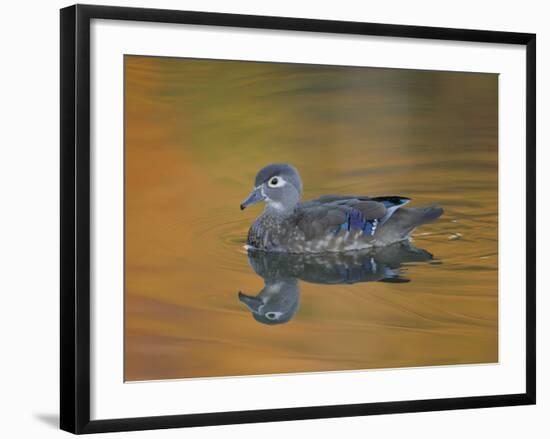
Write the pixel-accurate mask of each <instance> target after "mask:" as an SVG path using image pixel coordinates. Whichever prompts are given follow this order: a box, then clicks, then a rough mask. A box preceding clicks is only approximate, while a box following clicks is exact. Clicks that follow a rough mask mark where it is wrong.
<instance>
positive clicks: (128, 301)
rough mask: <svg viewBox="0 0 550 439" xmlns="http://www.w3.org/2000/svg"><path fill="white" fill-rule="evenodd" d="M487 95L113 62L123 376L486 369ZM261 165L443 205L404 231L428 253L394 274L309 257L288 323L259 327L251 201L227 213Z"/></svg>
mask: <svg viewBox="0 0 550 439" xmlns="http://www.w3.org/2000/svg"><path fill="white" fill-rule="evenodd" d="M497 92H498V77H497V76H496V75H491V74H472V73H451V72H428V71H411V70H396V69H372V68H339V67H327V66H307V65H290V64H271V63H253V62H228V61H206V60H186V59H175V58H156V57H137V56H127V57H126V58H125V94H126V95H125V96H126V97H125V166H126V168H125V178H126V181H125V184H126V193H125V197H126V198H125V199H126V205H125V209H126V223H125V233H126V247H125V256H126V266H125V282H126V290H125V313H126V315H125V378H126V380H156V379H174V378H189V377H213V376H235V375H249V374H254V375H257V374H271V373H293V372H312V371H333V370H350V369H369V368H388V367H411V366H430V365H454V364H472V363H490V362H496V361H498V343H497V339H498V324H497V323H498V321H497V320H498V319H497V316H498V290H497V274H498V272H497V268H498V266H497V262H498V240H497V238H498V228H497V225H498V217H497V212H498V205H497V201H498V200H497V193H498V192H497V189H498V181H497V171H498V163H497V155H498V148H497V145H498V139H497V119H498V115H497V94H498V93H497ZM272 162H288V163H292V164H293V165H294V166H296V167H297V168H298V169H299V171H300V173H301V176H302V179H303V182H304V192H305V193H304V198H305V199H310V198H314V197H317V196H319V195H322V194H326V193H356V194H362V195H401V196H406V197H410V198H412V199H413V201H412V205H414V206H421V205H428V204H433V203H436V204H439V205H441V206H442V207H443V208H444V209H445V213H444V215H443V216H442V217H441V218H440V219H439V220H438V221H436V222H435V223H433V224H430V225H426V226H422V227H421V228H419V229H417V230H416V232H415V233H414V235H413V240H412V245H413V247H414V248H415V249H418V250H419V251H421V252H426V253H427V254H429V255H430V257H427V258H424V259H423V258H420V259H419V260H417V259H413V260H410V258H408V259H407V258H406V257H405V258H403V254H401V252H398V256H397V257H396V256H395V255H393V256H392V258H393V259H392V260H391V261H390V262H391V264H390V265H392V264H393V265H392V266H391V267H390V271H391V270H394V271H396V276H394V279H388V276H386V275H387V273H385V272H384V273H382V275H381V276H378V275H377V274H376V270H377V269H378V270H379V269H380V267H379V266H378V265H379V264H377V262H379V255H378V256H377V255H374V256H372V255H371V256H368V255H367V256H365V258H364V259H363V260H361V261H360V262H359V265H357V263H356V262H353V263H350V261H349V260H346V261H344V265H342V261H341V260H336V261H334V260H331V261H329V263H328V266H329V268H330V270H329V271H328V272H326V271H325V272H323V271H321V272H319V270H317V269H316V267H315V266H314V267H313V268H311V265H308V267H309V268H308V270H309V271H307V273H305V272H301V273H296V272H293V273H291V274H292V275H293V276H294V278H295V279H296V282H297V287H298V289H299V292H298V295H297V296H296V294H295V291H294V290H292V291H291V290H288V291H290V293H287V294H288V297H289V298H290V299H289V303H290V302H292V300H294V299H293V298H296V297H297V298H298V299H299V300H298V302H297V303H296V304H295V305H296V306H295V305H294V304H293V303H290V305H289V306H290V307H293V306H295V308H296V309H291V310H290V311H289V313H291V314H292V315H291V317H290V318H289V319H287V320H286V321H285V322H284V323H279V324H267V323H266V322H262V321H261V319H260V320H258V318H255V315H254V313H253V312H252V310H251V306H252V308H253V302H250V303H249V304H248V305H247V303H246V300H245V299H243V297H251V298H253V297H257V296H258V295H259V294H260V292H261V291H262V289H264V288H265V287H266V282H265V278H264V277H262V275H261V274H262V273H260V274H258V273H257V271H255V269H254V262H252V264H251V262H250V261H249V255H247V252H246V250H245V249H244V248H243V246H244V244H245V240H246V233H247V230H248V227H249V226H250V224H252V222H253V221H254V218H255V216H256V215H258V214H259V213H260V211H261V207H259V206H256V207H254V208H250V209H247V210H245V211H244V212H241V211H240V210H239V204H240V202H241V201H242V200H243V199H244V198H245V197H246V195H247V194H248V193H249V191H250V189H251V188H252V185H253V180H254V176H255V174H256V172H257V171H258V170H259V169H260V168H261V167H263V166H265V165H266V164H268V163H272ZM405 256H406V255H405ZM371 257H373V258H374V259H373V261H374V262H375V265H376V269H373V267H372V264H371V261H370V258H371ZM377 258H378V259H377ZM291 262H292V261H291ZM325 262H326V261H325ZM386 262H387V258H386ZM261 263H262V264H263V265H265V266H267V267H275V268H276V269H278V270H281V268H280V267H281V266H282V267H283V269H282V270H283V272H284V270H285V268H284V267H285V266H288V261H286V262H285V261H283V262H281V261H278V262H277V261H275V263H274V262H273V261H267V262H266V261H261ZM273 264H275V265H273ZM277 264H279V265H277ZM281 264H282V265H281ZM285 264H286V265H285ZM313 264H314V265H315V261H314V263H313ZM354 264H355V265H354ZM369 264H370V265H369ZM291 265H292V263H291ZM386 265H388V264H386ZM302 266H303V264H302ZM388 266H389V265H388ZM342 267H347V268H348V269H349V270H348V271H349V273H351V274H349V276H351V278H349V279H347V280H346V278H345V276H348V274H346V273H347V272H346V271H345V270H344V271H342ZM350 267H351V268H350ZM256 268H257V267H256ZM357 270H359V271H357ZM312 272H313V274H311V273H312ZM304 273H305V274H304ZM327 273H328V274H330V276H328V275H327ZM335 273H336V274H337V275H336V274H335ZM338 273H340V274H338ZM357 273H359V274H357ZM264 274H265V273H264ZM286 274H288V273H286ZM286 274H285V276H286ZM319 276H321V278H322V280H324V281H322V282H319ZM327 276H328V278H327ZM331 276H332V277H331ZM338 276H340V277H338ZM342 276H343V277H342ZM357 276H359V278H358V277H357ZM377 276H378V277H377ZM389 277H390V278H391V277H392V276H389ZM289 278H292V276H290V277H289ZM285 279H286V278H285ZM327 279H329V280H331V281H330V282H326V280H327ZM338 279H339V280H340V281H338V282H337V281H336V280H338ZM396 279H397V281H396ZM342 280H343V281H342ZM400 280H402V281H400ZM239 292H240V293H241V295H239ZM279 311H280V310H279ZM256 317H257V315H256Z"/></svg>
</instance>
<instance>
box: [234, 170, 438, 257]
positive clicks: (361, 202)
mask: <svg viewBox="0 0 550 439" xmlns="http://www.w3.org/2000/svg"><path fill="white" fill-rule="evenodd" d="M302 193H303V185H302V179H301V178H300V174H299V173H298V170H297V169H296V168H295V167H294V166H292V165H290V164H287V163H273V164H270V165H267V166H265V167H264V168H262V169H261V170H260V171H259V172H258V173H257V174H256V178H255V182H254V188H253V189H252V191H251V192H250V194H249V195H248V197H247V198H246V199H245V200H244V201H243V202H242V203H241V205H240V208H241V210H244V209H246V208H247V207H249V206H252V205H254V204H258V203H260V202H263V203H265V208H264V210H263V212H262V213H261V214H260V215H259V216H258V217H257V218H256V220H255V221H254V223H253V224H252V225H251V226H250V228H249V231H248V235H247V240H246V242H247V244H246V245H247V248H253V249H257V250H262V251H267V252H283V253H298V254H301V253H323V252H347V251H353V250H363V249H369V248H373V247H383V246H387V245H390V244H393V243H396V242H399V241H404V240H410V236H411V233H412V232H413V231H414V230H415V229H416V228H417V227H419V226H421V225H424V224H428V223H431V222H433V221H435V220H436V219H437V218H439V217H440V216H441V215H442V214H443V209H442V208H441V207H439V206H437V205H433V206H428V207H407V208H404V207H403V206H405V205H407V204H408V203H409V202H410V201H411V199H410V198H407V197H403V196H395V195H391V196H375V197H369V196H362V195H334V194H329V195H322V196H320V197H319V198H316V199H313V200H310V201H305V202H302V201H301V200H302Z"/></svg>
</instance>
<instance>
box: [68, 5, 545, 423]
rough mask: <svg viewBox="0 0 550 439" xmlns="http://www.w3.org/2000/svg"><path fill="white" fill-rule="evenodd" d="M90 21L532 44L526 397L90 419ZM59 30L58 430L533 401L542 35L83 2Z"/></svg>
mask: <svg viewBox="0 0 550 439" xmlns="http://www.w3.org/2000/svg"><path fill="white" fill-rule="evenodd" d="M92 19H107V20H133V21H142V22H159V23H181V24H194V25H208V26H228V27H241V28H256V29H276V30H293V31H303V32H325V33H333V34H355V35H374V36H385V37H408V38H423V39H437V40H454V41H468V42H485V43H502V44H515V45H524V46H525V47H526V60H527V62H526V66H525V68H526V83H527V89H526V99H527V101H526V134H525V135H526V147H527V151H526V154H527V182H526V184H527V199H526V201H527V209H526V218H527V231H526V233H527V236H526V239H527V248H526V255H527V257H526V261H525V264H526V279H527V285H526V293H527V297H526V322H527V327H526V358H525V362H526V376H525V380H526V392H525V393H518V394H508V395H494V396H475V397H459V398H444V399H429V400H416V401H395V402H383V403H366V404H346V405H333V406H316V407H299V408H284V409H269V410H251V411H238V412H224V413H201V414H183V415H175V416H150V417H140V418H128V419H105V420H90V213H91V211H90V21H91V20H92ZM60 24H61V41H60V43H61V65H60V70H61V75H60V76H61V114H60V122H61V127H60V129H61V153H60V160H61V212H60V213H61V223H60V226H61V273H60V275H61V291H60V293H61V300H60V302H61V303H60V306H61V332H60V338H61V350H60V355H61V358H60V361H61V370H60V380H61V386H60V393H61V404H60V412H61V413H60V426H61V428H62V429H63V430H66V431H69V432H72V433H76V434H80V433H98V432H113V431H128V430H144V429H160V428H173V427H192V426H207V425H219V424H240V423H250V422H268V421H287V420H301V419H314V418H326V417H346V416H364V415H374V414H386V413H404V412H425V411H435V410H452V409H468V408H481V407H497V406H514V405H527V404H535V400H536V365H535V363H536V351H535V325H536V322H535V301H536V298H535V282H536V281H535V279H536V277H535V274H536V273H535V270H536V269H535V266H536V261H535V257H536V254H535V253H536V250H535V241H536V236H535V233H536V232H535V208H536V206H535V199H536V192H535V144H536V137H535V131H536V125H535V119H536V116H535V93H536V84H535V82H536V77H535V70H536V36H535V34H530V33H515V32H497V31H484V30H467V29H447V28H436V27H424V26H404V25H389V24H376V23H359V22H344V21H329V20H312V19H303V18H287V17H266V16H252V15H234V14H221V13H210V12H187V11H175V10H158V9H142V8H126V7H111V6H89V5H75V6H70V7H67V8H64V9H62V10H61V20H60Z"/></svg>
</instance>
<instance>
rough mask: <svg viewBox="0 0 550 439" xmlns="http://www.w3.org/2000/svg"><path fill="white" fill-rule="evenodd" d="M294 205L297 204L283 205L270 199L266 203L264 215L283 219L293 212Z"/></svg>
mask: <svg viewBox="0 0 550 439" xmlns="http://www.w3.org/2000/svg"><path fill="white" fill-rule="evenodd" d="M296 207H297V205H292V206H285V205H283V204H282V203H278V202H273V201H272V202H269V203H267V204H266V206H265V209H264V215H266V216H269V217H272V218H275V219H278V220H284V219H286V218H288V217H290V216H292V215H293V214H294V212H295V211H296Z"/></svg>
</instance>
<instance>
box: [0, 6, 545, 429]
mask: <svg viewBox="0 0 550 439" xmlns="http://www.w3.org/2000/svg"><path fill="white" fill-rule="evenodd" d="M88 3H96V2H94V1H88ZM98 3H100V4H112V5H120V6H143V7H158V8H171V9H188V10H205V11H217V12H234V13H248V14H260V15H281V16H297V17H309V18H324V19H339V20H355V21H370V22H381V23H396V24H416V25H428V26H445V27H464V28H474V29H490V30H507V31H518V32H535V33H537V39H538V41H537V44H538V54H537V55H538V71H537V75H538V84H537V87H538V93H537V95H538V96H537V97H538V105H537V107H538V125H539V127H538V145H539V150H538V166H537V167H538V175H539V178H538V197H537V198H538V223H539V231H538V236H539V244H538V247H539V249H538V264H537V265H538V272H539V281H538V318H539V325H538V349H539V374H538V375H539V376H538V391H539V398H538V401H539V403H538V405H537V406H535V407H533V406H528V407H509V408H497V409H482V410H463V411H455V412H440V413H422V414H404V415H386V416H370V417H363V418H345V419H336V420H335V419H326V420H315V421H300V422H283V423H271V424H255V425H240V426H224V427H208V428H195V429H186V430H165V431H155V432H136V433H122V434H120V433H119V434H117V435H116V436H114V435H113V434H110V435H108V436H109V437H120V438H122V437H144V438H152V437H155V438H157V437H158V438H169V437H181V436H182V435H183V434H185V437H187V438H215V437H221V436H223V437H234V436H238V437H240V438H258V437H262V438H266V439H268V438H275V437H285V436H286V437H296V436H298V435H300V434H302V435H308V436H310V435H311V436H316V437H341V438H343V437H345V438H349V437H383V438H394V437H396V438H397V437H407V438H426V439H428V438H437V439H440V438H445V439H452V438H468V437H470V438H482V437H491V438H500V437H505V438H508V437H521V436H527V437H529V438H547V437H550V425H549V424H550V422H549V420H548V418H549V416H550V397H549V396H548V392H549V390H550V381H549V380H548V378H547V374H545V373H544V372H545V369H546V370H547V369H548V366H549V361H548V360H549V358H548V357H549V354H548V353H549V352H550V349H548V347H547V345H548V336H549V330H550V326H549V324H548V322H547V321H545V318H544V316H545V315H546V314H547V313H548V312H549V311H550V310H549V308H548V300H545V297H544V296H545V295H546V292H547V291H548V290H549V287H550V285H549V281H548V278H546V277H545V276H544V274H545V270H546V269H547V267H548V264H549V263H550V257H549V256H547V254H546V252H545V251H544V250H545V247H546V246H547V245H548V246H549V247H550V240H549V238H548V234H545V233H544V231H545V223H548V221H549V220H550V215H549V213H550V212H549V208H548V205H545V201H547V199H548V187H549V184H550V177H548V171H547V170H546V169H547V167H548V166H549V165H550V160H549V158H550V152H549V150H548V148H542V145H546V144H548V140H549V138H548V136H549V130H548V128H547V124H545V123H544V122H545V121H547V120H548V119H549V117H550V110H549V108H548V104H549V102H550V87H549V84H548V79H547V78H550V52H549V48H550V14H549V13H548V10H547V8H546V3H547V2H544V1H542V0H539V1H534V0H524V1H521V2H505V1H502V0H500V1H497V0H485V1H481V0H477V1H471V0H461V1H456V2H452V3H451V2H442V1H428V0H412V1H411V0H393V1H380V0H379V1H376V2H374V1H371V2H369V1H365V0H363V1H351V0H339V1H337V2H335V1H319V0H318V1H315V2H309V1H304V0H302V1H299V0H294V1H292V0H277V1H274V0H270V1H264V2H258V1H253V0H231V1H223V0H202V1H199V0H178V1H176V0H172V1H169V0H160V1H154V2H153V1H152V0H149V1H124V0H116V1H109V0H104V1H100V2H98ZM69 4H70V2H63V1H58V0H55V1H48V2H44V1H35V0H31V1H29V0H27V1H21V2H15V1H12V2H5V3H4V4H3V5H2V14H1V15H0V17H1V18H0V20H1V25H0V33H1V38H0V48H1V52H0V54H1V55H0V60H1V61H0V62H1V64H0V112H1V119H0V120H1V121H2V123H1V125H0V127H1V129H0V151H1V156H0V157H1V161H0V200H1V207H0V267H1V269H0V273H1V278H0V298H1V299H0V300H1V302H0V303H1V308H0V337H1V338H0V340H1V344H0V379H1V380H2V384H1V385H0V431H1V432H2V433H1V434H0V436H2V437H8V438H15V437H29V438H33V437H37V438H38V437H40V438H50V437H61V436H64V435H67V433H64V432H60V431H58V430H57V419H58V402H59V397H58V385H59V382H58V354H59V344H58V321H59V311H58V303H59V301H58V286H59V275H58V272H59V263H58V257H59V245H58V240H59V233H58V212H59V196H58V185H59V178H58V175H59V163H58V157H59V153H58V144H59V118H58V108H59V107H58V105H59V98H58V96H59V86H58V75H59V67H58V66H59V18H58V17H59V13H58V9H59V8H61V7H63V6H66V5H69ZM545 125H546V126H545ZM545 348H546V349H545ZM545 415H546V416H545ZM104 436H107V435H104Z"/></svg>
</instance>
